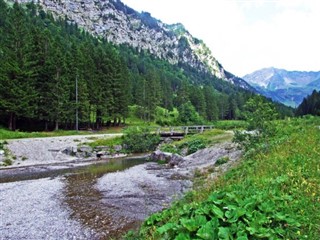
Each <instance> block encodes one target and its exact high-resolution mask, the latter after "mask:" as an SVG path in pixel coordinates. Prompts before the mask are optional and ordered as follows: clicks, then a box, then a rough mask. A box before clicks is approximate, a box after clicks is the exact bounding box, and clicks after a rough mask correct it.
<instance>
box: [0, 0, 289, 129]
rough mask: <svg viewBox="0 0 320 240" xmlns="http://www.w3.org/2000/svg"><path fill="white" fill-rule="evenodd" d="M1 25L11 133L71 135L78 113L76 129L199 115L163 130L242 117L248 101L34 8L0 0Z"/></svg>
mask: <svg viewBox="0 0 320 240" xmlns="http://www.w3.org/2000/svg"><path fill="white" fill-rule="evenodd" d="M0 19H1V20H0V55H1V58H0V79H1V81H0V124H2V125H3V126H7V127H8V128H9V129H12V130H14V129H20V130H54V129H56V130H57V129H61V128H62V129H74V128H75V114H76V110H78V116H79V122H80V128H91V129H99V128H101V127H102V126H110V125H119V124H121V123H124V122H125V120H126V118H127V117H128V115H129V112H130V111H129V106H136V109H137V111H135V112H134V116H131V117H137V118H140V119H142V120H144V121H157V119H156V113H157V112H156V110H157V107H161V108H163V109H165V110H166V111H167V114H168V112H169V111H172V110H173V109H177V110H178V111H179V112H180V111H182V112H183V111H185V109H189V110H190V109H192V110H193V111H195V113H196V114H197V115H198V117H197V118H194V119H188V118H185V117H180V118H179V119H178V122H177V121H175V122H166V123H164V124H185V123H187V122H193V123H202V122H205V121H213V120H218V119H221V120H223V119H241V118H242V117H243V115H242V109H243V105H244V104H245V102H246V101H247V99H248V98H250V97H251V96H252V95H253V93H251V92H248V91H245V90H242V89H240V88H238V87H236V86H234V85H232V84H230V83H228V82H226V81H223V80H221V79H218V78H216V77H214V76H212V75H211V74H209V73H204V72H199V71H197V70H196V69H193V68H191V67H190V66H187V65H172V64H169V63H168V62H166V61H164V60H161V59H159V58H156V57H154V56H153V55H151V54H150V53H148V52H146V51H138V50H137V49H134V48H131V47H128V46H126V45H122V46H115V45H112V44H110V43H108V42H107V41H105V40H104V39H99V38H96V37H93V36H91V35H90V34H88V33H87V32H85V31H83V30H82V29H79V28H78V27H77V25H75V24H73V25H72V24H69V21H68V20H67V19H54V18H53V16H52V15H50V14H47V13H45V12H44V11H43V10H41V8H39V7H38V6H36V5H34V4H32V3H30V4H27V5H19V4H17V3H14V4H13V5H12V6H10V7H9V6H8V5H6V3H5V2H4V1H3V0H0ZM76 82H77V86H78V102H76ZM278 106H279V109H281V110H280V111H282V112H283V113H284V114H291V113H292V111H291V110H290V109H286V108H284V107H283V106H280V105H278ZM190 107H191V108H190ZM290 112H291V113H290ZM165 114H166V113H165ZM160 124H161V122H160Z"/></svg>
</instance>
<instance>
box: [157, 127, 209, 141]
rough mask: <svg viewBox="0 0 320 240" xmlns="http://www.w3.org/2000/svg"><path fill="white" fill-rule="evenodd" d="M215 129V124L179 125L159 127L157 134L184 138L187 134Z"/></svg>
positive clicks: (162, 136) (163, 136) (164, 136)
mask: <svg viewBox="0 0 320 240" xmlns="http://www.w3.org/2000/svg"><path fill="white" fill-rule="evenodd" d="M211 129H213V126H207V125H200V126H179V127H159V128H158V129H157V131H156V132H157V134H159V135H160V137H161V138H172V139H177V140H179V139H182V138H183V137H184V136H185V135H188V134H195V133H203V132H204V131H206V130H211Z"/></svg>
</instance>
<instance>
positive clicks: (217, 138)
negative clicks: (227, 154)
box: [161, 129, 233, 154]
mask: <svg viewBox="0 0 320 240" xmlns="http://www.w3.org/2000/svg"><path fill="white" fill-rule="evenodd" d="M232 137H233V133H231V132H226V131H224V130H221V129H212V130H208V131H205V132H203V133H198V134H194V135H187V136H186V137H185V138H183V139H182V140H180V141H177V142H172V143H167V144H163V145H162V146H161V150H162V151H164V152H171V153H178V154H182V152H183V150H184V149H185V148H187V149H188V152H187V154H191V153H193V152H195V151H197V150H199V149H202V148H205V147H208V146H211V145H213V144H216V143H221V142H226V141H231V140H232Z"/></svg>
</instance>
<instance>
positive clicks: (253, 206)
mask: <svg viewBox="0 0 320 240" xmlns="http://www.w3.org/2000/svg"><path fill="white" fill-rule="evenodd" d="M274 124H275V134H274V135H272V136H270V138H269V139H268V142H267V146H266V143H263V142H261V143H260V144H258V145H255V149H254V150H251V152H250V154H247V155H246V157H245V158H244V159H243V161H242V163H241V164H240V165H238V166H237V167H235V168H233V169H231V170H229V171H228V172H227V173H226V174H225V175H223V176H221V177H220V178H219V179H218V180H215V181H213V180H212V179H211V178H210V177H208V176H206V177H205V178H203V179H202V181H199V182H201V186H199V187H197V188H195V190H194V191H192V192H190V193H189V194H187V195H186V196H185V198H183V199H182V200H180V201H178V202H176V203H175V204H173V206H172V207H170V208H169V209H166V210H164V211H162V212H159V213H156V214H153V215H151V216H150V217H149V218H148V219H147V220H146V221H145V222H144V223H143V225H142V227H141V228H140V230H139V232H137V233H133V232H130V233H129V234H127V236H126V238H127V239H239V240H244V239H319V237H320V167H319V166H320V144H319V143H320V118H313V117H312V118H309V119H291V120H286V121H278V122H274Z"/></svg>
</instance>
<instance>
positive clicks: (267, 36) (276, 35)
mask: <svg viewBox="0 0 320 240" xmlns="http://www.w3.org/2000/svg"><path fill="white" fill-rule="evenodd" d="M122 2H123V3H125V4H126V5H127V6H129V7H131V8H133V9H135V10H137V11H139V12H141V11H145V12H149V13H151V15H152V16H153V17H155V18H157V19H159V20H161V21H162V22H164V23H167V24H172V23H178V22H179V23H182V24H183V25H184V26H185V28H186V29H187V30H188V31H189V32H190V33H191V34H192V35H193V36H194V37H196V38H198V39H202V40H203V41H204V42H205V44H206V45H207V46H208V47H209V48H210V49H211V51H212V54H213V56H214V57H215V58H216V59H217V60H218V61H219V62H220V63H221V64H222V66H223V67H224V68H225V69H226V70H227V71H229V72H231V73H233V74H235V75H237V76H239V77H242V76H244V75H245V74H249V73H252V72H253V71H256V70H259V69H262V68H266V67H276V68H282V69H286V70H298V71H320V1H319V0H122Z"/></svg>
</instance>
